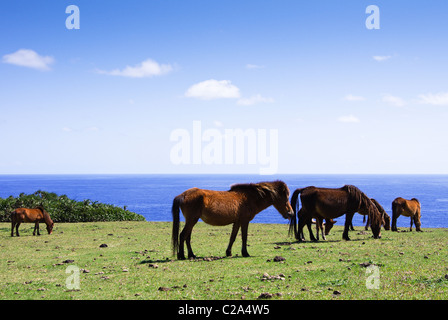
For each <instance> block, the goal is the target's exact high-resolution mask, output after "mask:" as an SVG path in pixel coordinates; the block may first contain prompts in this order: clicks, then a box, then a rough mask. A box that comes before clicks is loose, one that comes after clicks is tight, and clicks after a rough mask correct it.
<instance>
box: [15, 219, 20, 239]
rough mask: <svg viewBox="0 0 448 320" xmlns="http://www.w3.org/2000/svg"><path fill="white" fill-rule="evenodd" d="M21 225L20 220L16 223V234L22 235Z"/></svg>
mask: <svg viewBox="0 0 448 320" xmlns="http://www.w3.org/2000/svg"><path fill="white" fill-rule="evenodd" d="M19 226H20V222H17V223H16V236H18V237H20V235H19Z"/></svg>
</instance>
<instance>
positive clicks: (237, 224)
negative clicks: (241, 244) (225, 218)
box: [226, 221, 240, 257]
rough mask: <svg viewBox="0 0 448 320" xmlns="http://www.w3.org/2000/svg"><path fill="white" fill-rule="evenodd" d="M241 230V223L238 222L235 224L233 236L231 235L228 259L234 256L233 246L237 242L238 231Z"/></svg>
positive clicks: (227, 251)
mask: <svg viewBox="0 0 448 320" xmlns="http://www.w3.org/2000/svg"><path fill="white" fill-rule="evenodd" d="M239 229H240V222H239V221H236V222H235V223H234V224H233V227H232V234H231V235H230V241H229V245H228V246H227V250H226V256H227V257H231V256H232V246H233V243H234V242H235V239H236V235H237V234H238V230H239Z"/></svg>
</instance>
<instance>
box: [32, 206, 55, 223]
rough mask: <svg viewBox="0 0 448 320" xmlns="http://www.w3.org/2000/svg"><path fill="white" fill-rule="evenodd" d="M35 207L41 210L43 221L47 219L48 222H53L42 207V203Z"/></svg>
mask: <svg viewBox="0 0 448 320" xmlns="http://www.w3.org/2000/svg"><path fill="white" fill-rule="evenodd" d="M35 209H39V210H40V211H42V213H43V215H44V218H45V221H49V222H50V223H51V222H53V220H51V217H50V214H49V213H48V212H47V211H46V210H45V209H44V207H43V206H42V205H40V206H37V207H36V208H35Z"/></svg>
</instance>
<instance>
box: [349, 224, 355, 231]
mask: <svg viewBox="0 0 448 320" xmlns="http://www.w3.org/2000/svg"><path fill="white" fill-rule="evenodd" d="M350 230H351V231H355V228H354V227H353V222H352V223H350Z"/></svg>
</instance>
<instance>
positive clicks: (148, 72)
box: [97, 59, 173, 78]
mask: <svg viewBox="0 0 448 320" xmlns="http://www.w3.org/2000/svg"><path fill="white" fill-rule="evenodd" d="M172 70H173V67H172V66H171V65H169V64H159V63H157V62H156V61H154V60H152V59H146V60H145V61H143V62H142V63H140V64H138V65H136V66H134V67H131V66H126V68H124V69H122V70H120V69H114V70H112V71H103V70H97V72H98V73H101V74H107V75H111V76H122V77H129V78H147V77H152V76H160V75H163V74H167V73H169V72H171V71H172Z"/></svg>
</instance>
